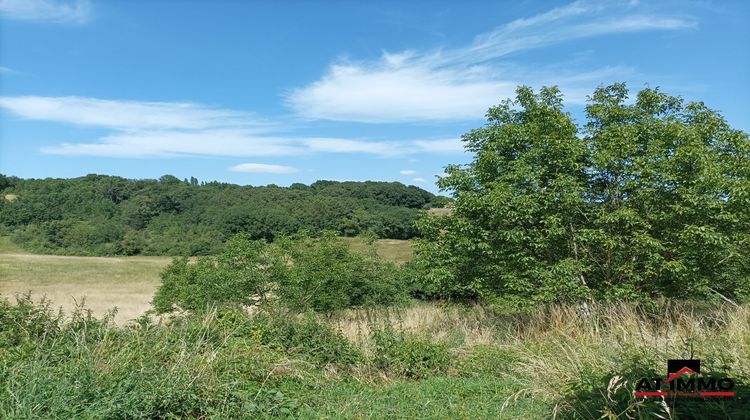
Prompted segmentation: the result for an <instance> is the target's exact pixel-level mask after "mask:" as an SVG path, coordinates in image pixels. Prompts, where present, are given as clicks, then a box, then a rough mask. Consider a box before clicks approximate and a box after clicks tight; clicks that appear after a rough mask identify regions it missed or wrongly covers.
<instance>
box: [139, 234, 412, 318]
mask: <svg viewBox="0 0 750 420" xmlns="http://www.w3.org/2000/svg"><path fill="white" fill-rule="evenodd" d="M161 279H162V283H161V286H160V287H159V290H158V291H157V292H156V294H155V296H154V300H153V304H154V308H155V309H156V311H157V312H159V313H164V312H170V311H172V310H175V309H181V310H187V311H200V310H203V309H206V308H209V307H215V306H227V305H229V306H246V305H254V304H263V303H265V302H268V301H269V300H271V301H274V302H280V303H281V305H283V306H284V307H287V308H290V309H293V310H295V311H299V312H304V311H308V310H313V311H317V312H332V311H336V310H339V309H345V308H350V307H354V306H365V305H383V304H391V303H394V302H396V301H397V300H399V299H401V298H402V297H403V296H405V295H404V288H403V287H401V284H402V282H401V281H400V278H399V271H398V268H397V267H396V266H395V264H393V263H390V262H386V261H384V260H382V259H380V258H379V257H378V256H377V254H376V252H375V249H374V248H372V249H370V250H369V252H365V253H359V252H353V251H351V250H350V248H349V246H348V245H347V244H346V243H345V242H344V241H343V240H341V239H340V238H338V237H336V236H334V234H333V233H331V232H324V233H322V234H321V235H318V236H310V235H308V234H307V233H301V234H297V235H294V237H288V238H281V239H279V240H277V241H275V242H274V243H268V242H266V241H265V240H252V239H250V237H249V236H248V235H247V234H238V235H236V236H233V237H232V238H230V239H229V240H228V241H227V244H226V246H225V248H224V250H223V251H222V252H221V253H219V254H218V255H215V256H204V257H199V258H198V259H197V260H196V261H195V262H190V261H188V259H187V258H184V257H183V258H176V259H175V260H174V261H173V262H172V264H170V265H169V266H167V268H166V269H165V270H164V271H163V272H162V274H161Z"/></svg>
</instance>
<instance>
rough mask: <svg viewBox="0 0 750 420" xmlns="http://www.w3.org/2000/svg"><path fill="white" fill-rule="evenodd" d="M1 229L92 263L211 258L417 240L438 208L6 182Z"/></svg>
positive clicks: (340, 192)
mask: <svg viewBox="0 0 750 420" xmlns="http://www.w3.org/2000/svg"><path fill="white" fill-rule="evenodd" d="M0 189H2V190H3V194H4V195H6V194H12V195H14V196H15V199H14V200H12V201H9V200H5V199H0V225H2V226H4V227H5V228H6V229H5V230H7V231H12V233H13V238H14V240H15V241H16V242H18V243H20V244H21V245H23V246H24V247H26V248H27V249H29V250H31V251H35V252H48V253H68V254H70V253H72V254H89V255H136V254H145V255H207V254H214V253H217V252H219V251H220V250H221V247H222V244H223V243H224V241H225V240H226V239H227V238H229V237H230V236H232V235H234V234H237V233H246V234H247V235H249V237H250V238H252V239H265V240H268V241H272V240H273V239H274V238H275V237H277V236H279V235H282V236H283V235H289V234H293V233H296V232H299V231H301V230H310V231H318V232H319V231H323V230H332V231H335V232H337V233H339V234H341V235H349V236H354V235H358V234H361V233H363V232H366V231H372V232H375V233H376V234H377V235H378V236H380V237H384V238H393V239H407V238H411V237H414V236H415V235H417V233H418V232H417V230H416V228H415V227H414V219H415V218H416V216H417V214H418V211H419V209H421V208H424V207H429V206H430V205H431V201H432V200H433V198H435V197H434V196H433V195H432V194H431V193H429V192H427V191H425V190H422V189H420V188H417V187H415V186H405V185H403V184H400V183H397V182H336V181H318V182H316V183H314V184H312V185H310V186H306V185H303V184H295V185H293V186H291V187H289V188H280V187H277V186H266V187H243V186H238V185H232V184H222V183H217V182H210V183H203V184H200V183H199V182H198V180H197V179H195V178H191V179H190V180H186V181H180V180H179V179H177V178H176V177H174V176H170V175H165V176H163V177H161V178H160V179H159V180H128V179H123V178H119V177H112V176H103V175H88V176H85V177H81V178H75V179H25V180H23V179H18V178H13V177H4V176H3V177H0Z"/></svg>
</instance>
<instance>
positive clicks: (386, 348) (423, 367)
mask: <svg viewBox="0 0 750 420" xmlns="http://www.w3.org/2000/svg"><path fill="white" fill-rule="evenodd" d="M370 336H371V338H372V341H373V343H374V344H375V348H374V350H373V358H374V363H375V366H376V367H377V368H378V369H381V370H384V371H387V372H390V373H392V374H395V375H398V376H405V377H407V378H411V379H422V378H426V377H429V376H432V375H436V374H440V373H444V372H445V371H446V370H447V369H448V366H449V364H450V360H451V358H450V353H449V352H448V350H447V349H446V348H445V346H443V345H441V344H436V343H433V342H431V341H430V340H427V339H422V338H418V337H416V336H413V335H408V334H406V333H403V332H398V331H396V330H394V328H393V326H392V325H391V324H390V322H385V323H383V324H382V325H375V324H370Z"/></svg>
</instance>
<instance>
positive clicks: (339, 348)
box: [0, 296, 750, 419]
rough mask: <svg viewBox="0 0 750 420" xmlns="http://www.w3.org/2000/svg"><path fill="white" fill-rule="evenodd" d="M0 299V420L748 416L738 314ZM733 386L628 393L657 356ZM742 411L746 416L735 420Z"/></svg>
mask: <svg viewBox="0 0 750 420" xmlns="http://www.w3.org/2000/svg"><path fill="white" fill-rule="evenodd" d="M111 317H112V315H111V314H110V315H109V316H105V317H104V318H102V319H97V318H95V317H93V316H92V315H91V314H90V312H88V311H87V310H86V309H85V307H83V306H81V307H79V308H78V310H76V311H75V312H74V313H72V315H70V316H67V317H65V316H63V314H61V313H59V312H57V311H55V310H54V309H53V308H51V307H50V305H49V303H48V302H44V301H42V302H33V301H32V300H31V299H29V297H28V296H20V297H18V298H17V301H16V302H15V303H12V304H11V303H9V302H2V303H0V418H73V417H75V418H102V419H104V418H107V419H109V418H248V417H360V418H361V417H365V418H369V417H375V418H377V417H410V418H415V417H421V418H428V417H429V418H435V417H438V418H441V417H442V418H451V417H453V418H455V417H464V418H495V417H501V418H551V417H557V418H655V417H656V418H659V417H661V418H676V419H683V418H747V416H748V414H747V413H748V412H749V411H748V410H747V408H746V407H748V405H747V404H748V384H749V383H750V362H748V360H749V359H750V310H749V309H748V307H746V306H741V307H735V306H705V307H700V306H698V305H695V304H689V303H670V302H664V303H662V304H659V305H655V306H652V307H642V306H638V305H629V304H618V305H592V306H591V307H590V313H589V314H586V315H584V314H583V313H581V312H580V310H579V309H578V308H577V307H561V306H553V307H545V308H540V309H539V310H538V311H537V312H534V313H530V314H529V313H526V314H497V313H494V312H493V311H491V310H489V309H487V308H484V307H481V306H472V307H467V306H453V305H443V306H440V305H437V304H426V303H418V302H415V303H413V304H411V305H406V306H403V307H398V308H389V309H368V310H364V309H363V310H348V311H344V312H340V313H337V314H334V315H333V316H330V317H323V316H320V315H315V314H294V313H290V312H288V311H285V310H281V309H274V308H269V309H266V310H262V311H258V312H255V313H252V314H249V313H248V312H247V311H244V310H238V309H216V308H210V309H207V310H204V311H200V312H199V313H195V314H192V315H175V316H171V317H169V318H149V317H147V316H146V317H143V318H141V319H139V320H138V321H137V322H133V323H131V324H129V325H128V326H124V327H122V326H119V327H118V326H115V325H113V324H112V323H111ZM671 358H697V359H701V363H702V367H703V370H704V371H705V372H706V373H710V374H716V375H728V376H730V377H732V378H733V379H735V381H736V383H737V384H738V386H737V397H735V398H733V399H717V400H716V401H708V399H706V400H703V399H697V398H696V399H689V398H680V399H674V400H663V399H661V398H648V399H644V398H636V397H634V396H633V389H634V386H635V383H636V381H637V379H638V378H640V377H642V376H649V377H651V376H654V375H655V376H664V375H665V369H666V359H671ZM743 416H744V417H743Z"/></svg>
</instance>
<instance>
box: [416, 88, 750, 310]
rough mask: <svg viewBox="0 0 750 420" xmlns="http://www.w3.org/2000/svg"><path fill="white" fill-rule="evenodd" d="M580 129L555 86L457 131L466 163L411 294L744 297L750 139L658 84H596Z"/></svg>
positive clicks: (428, 233)
mask: <svg viewBox="0 0 750 420" xmlns="http://www.w3.org/2000/svg"><path fill="white" fill-rule="evenodd" d="M586 116H587V120H586V123H585V125H584V126H583V127H581V128H579V127H577V126H576V124H575V123H574V122H573V120H572V119H571V117H570V115H569V114H567V113H566V112H565V111H564V109H563V100H562V95H561V93H560V92H559V91H558V89H557V88H554V87H553V88H543V89H541V90H540V91H539V92H538V93H535V92H534V91H532V89H530V88H528V87H520V88H519V89H518V90H517V95H516V98H515V99H514V100H508V101H505V102H503V103H501V104H500V105H498V106H495V107H492V108H490V110H489V111H488V113H487V123H486V125H485V126H484V127H481V128H478V129H476V130H473V131H471V132H469V133H467V134H466V135H464V136H463V140H464V142H465V143H466V148H467V149H468V150H470V151H471V152H473V153H474V154H475V156H474V160H473V161H472V162H471V163H470V164H469V165H466V166H456V165H452V166H449V167H448V168H447V170H446V172H447V176H446V177H444V178H442V179H441V180H440V181H439V185H440V187H441V188H442V189H443V190H445V191H449V192H451V193H452V194H453V196H454V198H455V202H454V210H453V214H452V216H447V217H446V216H443V217H427V218H424V219H423V220H421V221H420V223H419V228H420V229H421V231H422V232H423V234H424V238H423V239H422V240H419V241H418V247H417V258H416V261H415V262H414V266H415V267H417V268H419V269H420V270H418V272H419V273H421V274H420V275H419V280H418V283H419V285H418V289H419V293H423V294H427V295H431V296H439V297H452V298H471V299H476V298H480V297H490V298H493V297H502V301H503V302H504V303H505V304H509V305H512V306H515V307H523V306H527V305H531V304H534V303H536V302H552V301H576V300H580V299H584V298H589V297H596V298H605V299H607V298H628V299H641V298H648V297H651V296H655V295H663V296H670V297H679V298H688V297H708V296H714V297H717V296H721V297H723V298H725V299H738V300H748V299H750V141H749V140H748V135H747V133H744V132H742V131H740V130H736V129H733V128H732V127H730V126H729V125H728V124H727V122H726V121H725V120H724V119H723V118H722V117H721V115H719V114H718V113H717V112H716V111H713V110H711V109H709V108H707V107H706V106H705V105H704V104H702V103H685V102H684V101H683V100H682V99H681V98H677V97H673V96H669V95H667V94H665V93H663V92H661V91H660V90H659V89H644V90H642V91H640V92H639V93H638V94H637V95H636V97H635V98H634V100H632V101H630V100H629V97H628V90H627V88H626V86H625V85H624V84H614V85H611V86H607V87H602V88H599V89H597V90H596V91H595V92H594V94H593V95H592V96H591V97H590V98H589V104H588V106H587V107H586Z"/></svg>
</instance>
